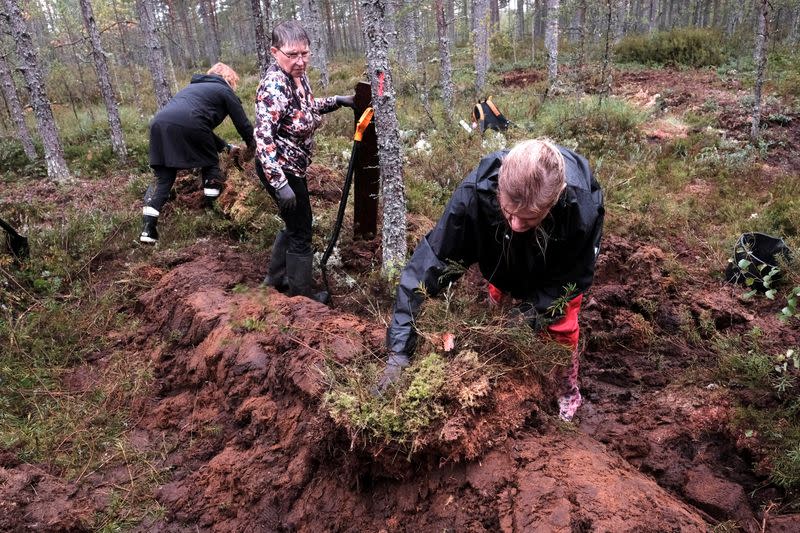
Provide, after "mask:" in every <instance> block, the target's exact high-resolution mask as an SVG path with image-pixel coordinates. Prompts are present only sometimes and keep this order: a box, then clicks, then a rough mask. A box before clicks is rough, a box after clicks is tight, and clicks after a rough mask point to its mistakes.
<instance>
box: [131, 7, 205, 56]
mask: <svg viewBox="0 0 800 533" xmlns="http://www.w3.org/2000/svg"><path fill="white" fill-rule="evenodd" d="M139 1H141V0H139ZM200 19H201V20H202V21H203V31H204V33H205V37H206V58H207V59H208V62H209V64H211V65H213V64H214V63H216V62H217V61H219V55H220V51H219V50H220V48H219V34H218V33H217V19H216V16H215V13H214V1H213V0H201V2H200Z"/></svg>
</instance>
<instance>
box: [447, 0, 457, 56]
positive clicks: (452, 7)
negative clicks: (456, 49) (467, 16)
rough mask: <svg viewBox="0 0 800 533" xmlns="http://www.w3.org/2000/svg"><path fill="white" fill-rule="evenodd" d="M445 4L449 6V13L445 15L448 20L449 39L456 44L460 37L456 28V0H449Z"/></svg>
mask: <svg viewBox="0 0 800 533" xmlns="http://www.w3.org/2000/svg"><path fill="white" fill-rule="evenodd" d="M445 5H446V6H447V14H446V15H445V20H446V21H447V40H448V41H449V42H451V43H453V45H455V44H456V39H457V38H458V33H457V32H456V28H457V27H458V25H457V24H456V0H447V3H446V4H445Z"/></svg>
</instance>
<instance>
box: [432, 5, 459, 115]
mask: <svg viewBox="0 0 800 533" xmlns="http://www.w3.org/2000/svg"><path fill="white" fill-rule="evenodd" d="M434 9H435V10H436V35H437V37H438V40H439V61H440V63H441V82H442V100H443V101H444V110H445V112H446V113H447V118H448V119H450V120H451V121H452V120H453V118H454V110H453V104H454V103H453V67H452V65H451V64H450V44H449V43H448V41H447V35H448V32H447V18H446V13H445V6H444V0H435V4H434Z"/></svg>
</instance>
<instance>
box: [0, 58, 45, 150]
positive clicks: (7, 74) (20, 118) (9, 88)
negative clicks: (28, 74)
mask: <svg viewBox="0 0 800 533" xmlns="http://www.w3.org/2000/svg"><path fill="white" fill-rule="evenodd" d="M0 85H2V86H3V97H4V98H5V101H6V105H7V106H8V114H9V115H11V120H13V121H14V125H15V126H16V127H17V135H18V136H19V141H20V142H21V143H22V149H23V150H24V151H25V155H26V156H28V159H29V160H30V161H36V158H37V155H36V147H35V146H34V144H33V137H32V136H31V132H30V130H29V129H28V124H27V123H26V122H25V110H24V109H23V108H22V104H21V103H20V101H19V96H18V95H17V86H16V85H15V84H14V78H13V76H12V75H11V67H9V65H8V61H6V56H4V55H0Z"/></svg>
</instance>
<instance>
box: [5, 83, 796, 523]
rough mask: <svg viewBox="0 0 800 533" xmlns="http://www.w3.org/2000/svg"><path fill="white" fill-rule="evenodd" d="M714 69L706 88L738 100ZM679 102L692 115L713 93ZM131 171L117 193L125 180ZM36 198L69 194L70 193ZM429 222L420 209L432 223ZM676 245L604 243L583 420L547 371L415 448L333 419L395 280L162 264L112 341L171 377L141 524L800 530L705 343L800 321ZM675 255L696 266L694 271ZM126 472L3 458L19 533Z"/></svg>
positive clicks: (96, 507)
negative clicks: (367, 288)
mask: <svg viewBox="0 0 800 533" xmlns="http://www.w3.org/2000/svg"><path fill="white" fill-rule="evenodd" d="M648 76H649V77H648ZM674 76H683V73H679V72H678V73H676V72H668V73H665V74H664V75H663V78H662V77H661V75H655V74H653V73H652V72H651V73H650V74H642V73H639V74H631V75H630V78H629V79H626V80H620V79H618V80H617V82H618V83H623V81H624V83H625V85H624V86H623V87H620V88H619V91H620V92H624V91H628V92H629V97H631V98H633V97H635V95H637V94H639V93H640V92H643V91H644V92H646V93H647V94H642V96H641V98H642V99H643V101H645V102H649V101H650V100H652V94H651V93H652V92H653V91H660V90H662V89H661V86H659V85H658V83H659V82H660V81H663V82H664V83H665V85H664V87H665V88H668V87H671V86H676V85H680V84H676V82H675V78H674ZM695 76H696V77H697V79H696V82H697V83H696V85H695V86H691V85H690V86H689V87H690V89H691V87H695V88H696V89H697V91H700V90H703V91H715V90H717V89H719V90H720V91H723V92H724V91H725V90H734V92H735V91H737V90H738V89H737V88H736V87H733V86H731V87H728V86H726V85H725V83H727V82H720V81H719V80H714V79H712V77H711V74H710V73H709V74H706V73H700V74H695ZM518 78H519V79H520V80H524V79H525V75H524V74H519V75H518ZM532 79H534V80H536V78H535V77H534V78H532ZM684 81H686V82H687V83H689V82H690V81H691V80H684ZM667 82H669V85H666V83H667ZM720 84H722V85H720ZM680 86H681V87H683V86H682V85H680ZM684 92H685V93H686V94H684ZM664 94H667V99H666V100H665V101H666V102H667V106H668V107H669V106H672V107H673V108H681V106H689V105H698V104H699V103H702V101H704V100H703V96H702V95H703V94H706V93H701V95H699V96H698V94H696V93H695V92H694V90H693V89H692V90H689V89H686V90H685V91H684V90H683V89H682V90H681V92H679V93H677V92H673V93H672V94H671V95H670V94H668V93H666V92H665V93H664ZM736 95H738V93H736V92H735V94H734V96H729V97H727V98H729V100H727V101H728V102H731V103H733V101H734V100H735V99H736V98H739V96H736ZM719 98H720V99H722V96H719ZM653 101H655V100H653ZM742 116H743V115H742ZM794 123H797V121H794ZM662 129H663V128H662ZM679 133H680V134H682V131H681V132H679ZM670 136H674V132H671V133H669V134H668V135H666V136H665V137H664V138H668V137H670ZM654 139H656V140H659V139H660V138H658V137H657V136H655V137H654ZM786 161H787V159H783V160H780V161H779V162H778V166H780V165H783V164H785V163H786ZM781 168H784V167H781ZM326 172H328V173H330V171H327V170H326V169H321V168H320V169H315V170H314V172H312V177H311V178H310V188H311V189H312V194H314V196H315V200H317V201H321V202H325V203H327V204H333V203H334V202H335V201H338V197H339V195H340V191H339V190H338V189H337V188H336V186H335V185H334V184H337V183H340V178H339V177H338V176H337V179H334V178H333V176H332V175H329V174H326ZM115 179H116V180H117V181H114V182H113V183H112V184H111V185H109V187H110V188H112V189H113V187H122V186H125V182H126V178H123V177H118V178H115ZM182 179H183V180H185V181H184V182H182V185H181V187H183V188H180V187H179V188H178V199H177V201H179V202H185V203H184V205H185V206H186V207H189V208H193V209H194V208H200V205H199V203H197V202H199V201H200V200H201V198H200V196H199V187H198V182H197V178H196V177H192V176H187V177H185V178H182ZM43 183H44V182H43ZM696 185H697V184H696ZM700 185H702V184H700ZM697 186H699V185H697ZM93 187H94V188H95V189H94V193H93V194H89V193H85V194H84V193H80V194H79V193H78V192H76V191H79V190H82V189H80V188H78V187H77V185H68V186H66V189H64V190H66V191H68V193H69V195H71V196H70V198H73V199H74V200H75V201H76V204H78V205H81V204H86V205H91V203H92V202H94V201H95V200H94V198H95V195H96V194H98V189H101V188H104V187H106V185H101V184H98V183H95V184H94V185H93ZM87 189H91V187H87ZM35 190H37V191H39V192H40V193H42V194H44V195H45V198H51V197H52V201H53V202H58V201H60V200H59V198H60V197H59V195H60V194H62V193H63V192H64V190H57V189H56V188H54V187H53V186H51V185H37V186H36V187H35ZM103 190H105V189H103ZM100 192H102V191H100ZM225 194H230V195H232V194H233V191H226V193H225ZM193 202H195V203H193ZM231 202H233V200H231ZM221 203H225V201H224V198H221ZM120 208H121V209H125V208H126V207H124V206H120ZM54 220H55V219H54ZM429 224H430V221H426V220H415V221H414V228H416V229H415V231H419V232H422V233H424V231H423V230H424V228H426V227H428V225H429ZM671 249H674V250H678V252H676V253H675V254H674V255H672V256H670V255H668V253H667V252H665V251H664V250H662V249H660V248H658V247H657V246H654V245H653V244H652V243H646V242H638V241H635V240H630V239H626V238H623V237H619V236H615V235H607V236H606V237H605V239H604V242H603V251H602V254H601V257H600V260H599V263H598V271H597V276H596V280H595V285H594V286H593V287H592V289H591V291H590V292H589V293H588V294H587V298H586V299H585V300H584V307H583V310H582V323H583V324H584V328H583V330H582V331H583V338H584V341H585V352H584V354H583V362H582V370H581V379H582V391H583V393H584V400H585V401H584V405H583V406H582V407H581V408H580V410H579V412H578V418H577V419H576V423H575V424H574V425H569V426H567V425H562V424H559V423H557V422H556V421H555V419H554V417H553V409H552V405H551V404H549V403H548V400H547V397H548V393H547V391H546V387H547V384H546V383H545V382H542V381H540V380H536V379H533V378H531V377H530V376H509V377H508V378H507V380H506V381H505V382H503V386H502V387H496V388H495V390H496V391H497V392H496V393H495V394H496V396H495V397H494V398H493V401H492V402H489V403H488V407H487V408H486V409H485V410H484V411H481V412H480V413H476V414H475V416H473V417H471V418H470V417H467V418H466V419H464V420H459V421H455V422H454V423H452V425H451V426H449V427H448V431H443V429H444V428H442V427H438V428H436V431H434V432H431V434H430V435H428V440H427V442H426V443H425V446H423V447H422V448H421V449H420V450H418V451H417V452H415V453H414V454H412V455H410V456H409V455H407V454H406V453H402V454H400V453H399V452H398V450H395V449H391V448H389V447H385V448H382V449H379V448H374V447H367V446H364V445H363V444H362V443H359V442H353V441H351V439H350V438H349V437H348V435H347V433H346V432H345V431H344V430H343V429H342V428H340V427H337V426H336V424H334V422H333V421H332V420H331V419H330V417H329V416H328V415H327V413H326V412H325V411H324V410H323V409H321V394H322V392H323V391H324V389H325V383H324V382H323V374H322V372H321V371H320V368H321V365H322V364H323V362H324V361H325V360H326V359H329V360H331V359H332V360H335V361H337V362H339V363H341V364H347V363H348V361H351V360H353V359H354V358H356V357H358V356H362V355H363V354H364V353H365V352H369V353H375V354H381V353H382V346H383V340H384V333H385V329H384V328H385V324H383V323H381V322H380V321H378V320H376V319H375V318H373V317H372V315H370V314H369V313H367V312H366V311H365V310H364V309H363V307H362V306H363V305H364V304H365V302H366V301H367V300H374V299H378V300H379V302H380V305H382V306H383V309H384V310H385V309H387V308H388V303H389V301H390V298H391V293H390V291H389V290H388V289H387V288H386V287H380V286H378V287H375V288H372V292H371V293H370V294H368V295H363V296H358V295H353V294H348V289H347V288H346V287H345V286H344V285H341V284H340V285H336V287H335V289H336V291H337V293H338V294H339V295H340V297H339V298H338V302H339V305H337V307H336V308H328V307H325V306H322V305H319V304H316V303H314V302H311V301H309V300H307V299H304V298H301V297H297V298H287V297H285V296H283V295H281V294H279V293H277V292H275V291H274V290H272V289H262V288H260V287H259V282H260V280H261V277H262V276H263V271H262V267H261V265H263V257H259V258H256V257H253V256H251V255H247V254H245V253H243V252H241V251H240V250H238V249H236V248H234V247H231V246H229V245H228V244H226V243H223V242H218V241H214V240H208V241H204V242H203V243H201V244H197V245H195V246H193V247H190V248H188V249H186V250H183V251H182V252H180V253H178V254H177V255H175V256H170V257H169V258H166V257H156V258H155V260H156V262H157V264H158V265H159V266H154V265H142V266H140V267H138V269H137V270H136V274H137V275H138V276H139V277H140V278H141V279H143V280H144V281H146V282H147V283H149V284H151V287H152V288H151V289H149V290H147V291H146V292H144V293H142V294H139V295H138V297H137V298H136V299H135V303H132V307H135V309H133V310H126V311H132V314H134V315H135V316H136V317H138V318H140V319H141V321H142V322H141V327H140V329H139V330H138V331H137V332H136V333H135V334H134V335H133V336H125V335H119V336H115V334H114V333H113V332H112V333H111V337H112V338H113V339H114V341H115V346H116V347H117V348H119V349H124V350H126V352H127V353H129V354H130V357H131V358H141V359H144V360H148V361H150V363H151V366H152V370H153V373H154V378H155V379H154V385H153V390H151V391H147V392H148V394H147V395H145V396H143V397H142V398H141V400H140V405H139V409H138V412H137V415H138V416H137V419H136V420H137V422H136V424H135V426H134V427H132V428H131V430H130V433H129V434H128V438H129V440H130V444H131V446H132V447H133V448H134V449H136V450H139V451H142V452H157V453H154V456H156V457H158V460H157V461H154V462H153V464H152V465H151V467H152V469H153V470H154V471H157V472H160V473H163V474H162V475H163V480H162V481H161V482H160V483H158V486H157V488H156V489H155V490H154V493H153V496H154V497H155V498H156V499H157V500H158V502H159V503H160V504H161V505H162V506H163V509H164V513H163V515H158V516H157V517H156V518H153V517H151V518H148V519H147V520H146V521H145V522H143V523H141V524H138V525H137V526H136V529H137V530H139V531H174V532H183V531H198V530H200V531H237V532H238V531H251V532H256V531H265V532H272V531H387V532H390V531H439V530H447V531H503V532H506V531H508V532H511V531H615V532H616V531H639V532H642V531H644V532H661V531H687V532H690V531H709V530H711V529H712V528H713V527H714V526H716V525H719V524H722V523H726V524H728V525H729V524H731V523H732V522H733V521H735V523H736V524H737V525H738V528H739V530H742V531H747V532H751V531H752V532H756V531H768V532H789V531H798V530H800V516H797V515H780V514H778V512H772V511H771V509H772V507H771V505H772V504H771V503H770V502H774V501H778V500H780V498H781V496H782V494H781V493H780V492H779V491H778V490H777V489H776V488H775V487H774V486H771V485H770V484H769V483H768V482H767V481H766V479H765V477H764V476H763V473H762V472H759V471H758V468H757V464H758V462H759V459H760V458H759V456H758V451H757V450H755V449H751V448H750V446H749V445H748V441H747V439H746V438H745V437H744V436H743V435H739V434H733V433H731V430H730V429H728V428H729V427H730V425H729V421H730V417H731V416H732V410H731V406H732V405H733V403H734V400H735V398H733V397H732V396H730V395H731V394H733V393H732V392H730V391H729V390H728V389H723V388H722V387H718V386H717V384H716V383H715V382H714V381H713V375H714V374H713V372H711V370H713V369H714V368H715V366H716V361H715V360H714V358H713V356H712V354H711V353H707V352H706V351H704V349H703V348H702V343H699V342H695V341H693V340H692V338H691V337H690V335H689V332H699V334H700V335H701V336H702V335H711V334H713V332H714V331H728V332H739V333H742V332H746V331H748V330H750V329H751V328H753V327H755V326H757V327H759V328H760V329H762V330H763V331H765V332H767V335H765V338H766V339H769V338H770V337H773V338H774V339H775V341H774V342H775V347H776V348H777V347H784V346H787V345H797V344H798V343H800V332H798V331H796V330H795V329H792V328H791V327H790V326H786V325H783V324H781V323H779V322H778V321H777V320H776V319H775V318H774V317H775V313H776V311H777V306H778V305H779V304H778V303H773V302H769V301H766V300H758V301H754V302H747V303H746V304H745V303H744V302H742V301H741V300H740V299H739V294H740V293H741V291H740V290H738V289H735V288H732V287H730V286H728V285H725V284H723V283H721V282H717V281H714V280H712V279H709V276H708V273H707V272H702V271H699V270H698V267H696V266H694V265H693V264H692V263H691V262H690V261H686V260H683V259H682V258H684V257H690V255H689V254H683V253H682V252H681V248H680V244H679V243H674V246H671ZM341 256H342V258H343V259H344V264H345V265H347V267H348V268H349V269H352V270H353V271H362V272H363V271H364V270H367V269H368V268H374V267H375V265H376V264H377V262H378V261H379V258H380V251H379V242H378V240H375V241H356V242H350V241H348V240H347V239H344V240H343V243H342V250H341ZM670 261H680V262H681V266H682V268H684V269H685V271H686V272H687V274H686V275H685V276H683V277H682V278H681V279H677V278H676V277H675V276H674V275H673V274H672V273H671V270H670V268H669V265H668V263H669V262H670ZM467 282H468V281H467ZM350 292H351V293H352V292H353V291H350ZM766 342H769V341H768V340H767V341H766ZM98 376H99V374H98V373H93V372H92V371H91V369H90V368H78V369H76V370H75V372H73V373H71V374H70V375H69V376H68V379H67V380H66V383H67V384H68V385H69V386H70V387H73V388H74V389H76V390H79V389H82V388H85V387H86V383H89V382H91V380H95V379H98ZM128 476H130V473H129V472H128V471H126V470H125V468H124V467H120V466H119V465H109V466H108V468H107V469H105V470H100V471H97V472H84V473H81V474H80V475H79V476H77V478H75V477H73V478H72V479H73V480H74V481H66V476H63V474H62V473H60V472H58V471H56V470H55V469H53V468H50V467H48V466H47V465H31V464H26V463H24V462H21V461H20V460H19V459H18V458H17V455H16V453H14V450H2V453H0V530H3V531H6V530H7V531H30V530H35V531H81V530H88V528H89V525H90V524H92V523H93V520H95V519H96V516H97V514H98V513H102V512H103V511H104V510H106V509H108V508H109V507H110V506H111V505H112V502H111V493H112V488H115V487H120V486H122V485H123V484H124V483H125V481H126V479H127V477H128Z"/></svg>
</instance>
